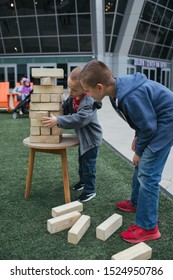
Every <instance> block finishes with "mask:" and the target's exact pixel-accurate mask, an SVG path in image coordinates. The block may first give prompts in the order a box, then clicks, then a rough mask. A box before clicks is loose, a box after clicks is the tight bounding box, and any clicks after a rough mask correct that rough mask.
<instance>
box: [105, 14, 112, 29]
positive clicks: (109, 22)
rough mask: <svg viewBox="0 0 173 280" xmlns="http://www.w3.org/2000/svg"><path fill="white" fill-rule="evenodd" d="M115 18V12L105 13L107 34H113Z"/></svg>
mask: <svg viewBox="0 0 173 280" xmlns="http://www.w3.org/2000/svg"><path fill="white" fill-rule="evenodd" d="M113 18H114V15H113V14H106V15H105V33H106V34H111V30H112V24H113Z"/></svg>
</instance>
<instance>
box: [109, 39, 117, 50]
mask: <svg viewBox="0 0 173 280" xmlns="http://www.w3.org/2000/svg"><path fill="white" fill-rule="evenodd" d="M116 41H117V36H112V43H111V49H110V51H111V52H114V49H115V44H116Z"/></svg>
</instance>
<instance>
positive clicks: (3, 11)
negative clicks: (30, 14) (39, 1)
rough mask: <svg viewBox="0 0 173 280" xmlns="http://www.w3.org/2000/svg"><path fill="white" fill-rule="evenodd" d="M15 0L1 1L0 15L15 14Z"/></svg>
mask: <svg viewBox="0 0 173 280" xmlns="http://www.w3.org/2000/svg"><path fill="white" fill-rule="evenodd" d="M15 15H16V13H15V7H14V1H13V0H11V1H8V0H7V1H6V0H5V1H0V16H3V17H4V16H5V17H6V16H15Z"/></svg>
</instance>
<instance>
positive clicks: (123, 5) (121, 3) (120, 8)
mask: <svg viewBox="0 0 173 280" xmlns="http://www.w3.org/2000/svg"><path fill="white" fill-rule="evenodd" d="M127 2H128V1H127V0H121V1H118V9H117V12H118V13H121V14H124V12H125V9H126V6H127Z"/></svg>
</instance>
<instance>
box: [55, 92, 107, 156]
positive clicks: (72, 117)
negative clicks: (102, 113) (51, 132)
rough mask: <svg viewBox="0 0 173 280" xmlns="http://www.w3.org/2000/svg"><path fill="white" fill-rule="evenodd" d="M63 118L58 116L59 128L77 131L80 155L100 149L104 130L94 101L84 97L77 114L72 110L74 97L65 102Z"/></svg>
mask: <svg viewBox="0 0 173 280" xmlns="http://www.w3.org/2000/svg"><path fill="white" fill-rule="evenodd" d="M62 107H63V110H64V114H65V115H63V116H58V117H57V120H58V126H59V127H61V128H64V129H75V132H76V135H77V137H78V139H79V150H80V155H83V154H84V153H86V152H87V151H88V150H90V149H92V148H94V147H98V146H100V145H101V143H102V129H101V126H100V124H99V122H98V117H97V109H96V107H95V106H94V99H93V98H92V97H91V96H88V95H84V97H83V98H82V99H81V101H80V104H79V107H78V110H77V112H74V110H73V108H72V97H69V98H67V100H65V101H64V102H63V105H62Z"/></svg>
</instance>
